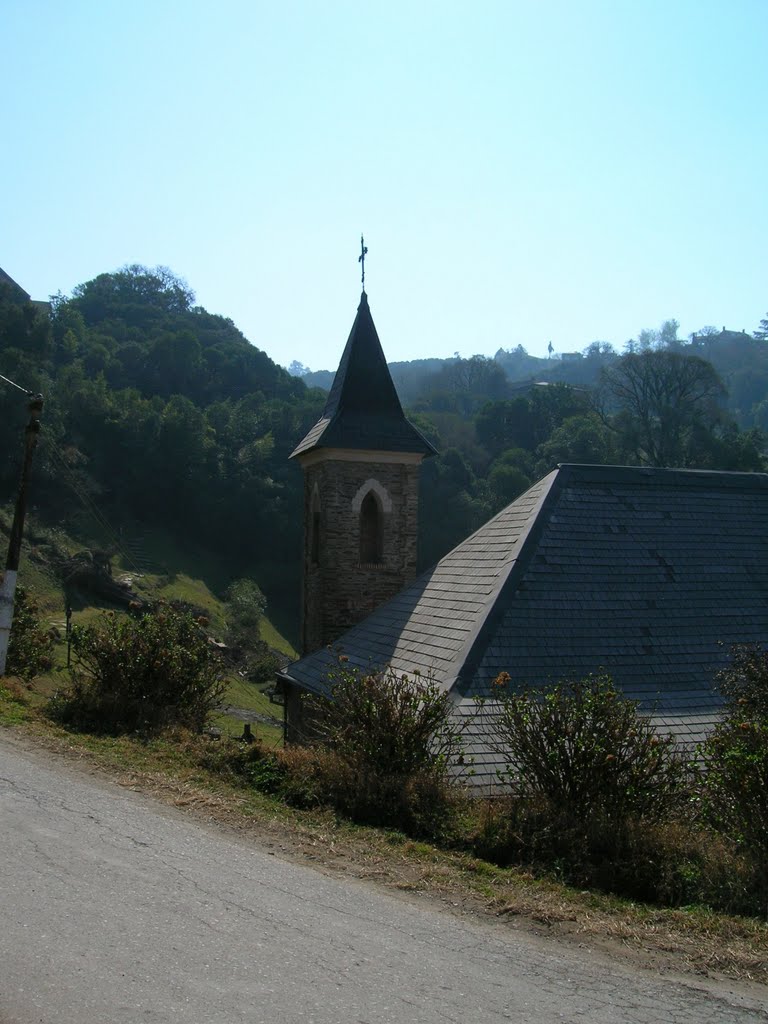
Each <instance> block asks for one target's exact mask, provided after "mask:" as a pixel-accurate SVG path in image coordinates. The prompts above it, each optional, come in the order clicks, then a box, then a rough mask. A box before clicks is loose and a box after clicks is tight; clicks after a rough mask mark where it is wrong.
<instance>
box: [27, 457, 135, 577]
mask: <svg viewBox="0 0 768 1024" xmlns="http://www.w3.org/2000/svg"><path fill="white" fill-rule="evenodd" d="M46 441H47V442H48V450H49V452H50V454H51V455H52V456H53V461H54V462H55V464H56V468H57V469H59V470H60V471H61V473H62V475H63V477H64V478H65V482H66V483H67V484H69V486H70V487H71V488H72V490H73V491H74V492H75V494H76V495H77V497H78V498H79V500H80V502H81V503H82V505H83V507H84V508H85V510H86V511H87V512H88V513H89V514H90V515H91V516H93V518H94V519H95V520H96V522H97V523H98V525H99V526H100V527H101V528H102V530H104V532H105V533H106V534H107V537H108V539H110V540H111V542H112V544H113V545H114V547H115V548H116V549H117V553H118V554H119V555H120V556H121V557H122V559H123V563H124V564H125V565H126V566H129V567H133V570H134V572H136V573H138V574H139V575H141V570H140V569H139V567H138V565H137V564H136V562H135V561H134V559H133V557H132V556H131V555H130V554H129V552H128V551H127V550H126V548H125V547H124V546H123V544H122V541H121V540H120V536H119V534H118V533H117V531H116V530H115V529H114V527H113V526H112V524H111V523H110V522H109V520H108V519H107V517H106V516H105V515H104V513H103V512H102V511H101V509H100V508H99V507H98V505H97V504H96V503H95V502H94V501H93V499H92V498H91V497H90V495H88V494H86V493H85V491H84V490H83V488H82V484H81V483H80V481H78V479H77V477H76V476H75V474H74V473H73V472H72V468H71V467H70V465H69V464H68V462H67V459H66V456H65V455H64V452H63V451H62V450H61V448H59V446H58V445H57V444H56V442H55V441H54V440H53V438H51V437H47V438H46Z"/></svg>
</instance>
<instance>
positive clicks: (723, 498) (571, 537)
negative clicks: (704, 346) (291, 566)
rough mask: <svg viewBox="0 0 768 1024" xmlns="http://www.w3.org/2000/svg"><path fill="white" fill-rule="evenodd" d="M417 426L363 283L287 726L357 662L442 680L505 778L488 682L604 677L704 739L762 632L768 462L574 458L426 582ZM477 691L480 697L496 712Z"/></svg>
mask: <svg viewBox="0 0 768 1024" xmlns="http://www.w3.org/2000/svg"><path fill="white" fill-rule="evenodd" d="M433 454H435V452H434V449H433V448H432V446H431V445H430V444H429V442H428V441H427V440H426V439H425V438H424V437H423V436H422V435H421V434H420V433H419V431H418V430H417V429H416V428H415V427H414V426H413V425H412V424H411V423H409V421H408V419H407V418H406V416H405V414H404V412H403V410H402V407H401V404H400V401H399V399H398V396H397V392H396V391H395V388H394V385H393V382H392V379H391V377H390V374H389V370H388V368H387V364H386V360H385V358H384V353H383V351H382V347H381V343H380V341H379V338H378V335H377V333H376V328H375V326H374V322H373V319H372V316H371V312H370V308H369V305H368V298H367V296H366V294H365V291H363V294H362V297H361V300H360V305H359V307H358V310H357V316H356V318H355V321H354V324H353V326H352V330H351V333H350V335H349V339H348V341H347V344H346V347H345V349H344V353H343V355H342V358H341V362H340V364H339V368H338V371H337V373H336V377H335V380H334V383H333V387H332V389H331V391H330V394H329V396H328V400H327V403H326V406H325V409H324V412H323V415H322V417H321V418H320V420H319V421H318V423H317V424H315V426H314V427H313V428H312V429H311V430H310V431H309V433H308V434H307V436H306V437H305V438H304V439H303V440H302V441H301V443H300V444H299V445H298V446H297V448H296V449H295V451H294V452H293V455H292V456H291V457H292V458H296V459H297V461H299V462H300V464H301V466H302V469H303V471H304V523H305V528H304V585H303V618H302V645H303V648H302V657H301V659H300V660H298V661H297V662H295V663H294V664H292V665H290V666H288V667H287V668H285V669H284V670H283V671H282V672H281V673H280V674H279V680H280V687H281V689H282V691H283V693H284V696H285V705H286V727H287V728H286V735H287V738H288V740H289V741H290V740H292V739H299V738H300V737H301V733H302V721H301V700H300V695H301V693H302V692H306V691H308V692H312V693H327V692H328V689H329V683H328V675H329V673H332V672H333V671H334V669H335V668H336V667H337V666H338V657H339V655H340V654H342V655H343V656H344V658H345V659H346V661H347V663H348V666H349V667H354V668H357V669H359V670H361V671H364V672H365V671H371V670H373V669H377V668H383V667H385V666H392V668H393V669H395V670H396V671H397V672H398V673H400V672H403V673H407V674H412V673H414V672H419V673H420V674H421V675H422V676H430V677H431V678H432V679H434V680H435V682H436V683H437V684H438V685H439V686H440V687H441V688H443V689H444V690H445V691H447V692H448V693H449V694H450V695H451V699H452V702H453V707H454V714H455V715H456V716H457V718H458V719H464V720H465V721H466V723H467V733H466V736H467V743H468V753H469V754H470V755H471V756H472V758H473V762H474V777H473V782H474V784H475V785H478V786H480V787H489V788H490V787H492V786H493V785H494V784H495V781H496V770H497V768H499V767H500V758H499V755H498V754H497V753H496V752H495V751H494V750H493V749H492V745H491V744H489V742H488V741H487V737H486V735H485V728H484V724H483V723H484V716H486V715H488V714H492V713H493V680H494V679H495V678H496V677H497V676H498V675H499V673H501V672H506V673H508V674H509V676H510V681H509V683H508V686H510V687H512V688H524V687H543V686H548V685H551V684H554V683H557V682H558V681H564V680H576V679H580V678H583V677H584V676H587V675H589V674H591V673H598V672H607V673H609V674H610V675H611V676H612V678H613V680H614V683H615V684H616V685H617V687H618V688H619V689H620V691H621V692H623V693H624V694H625V696H626V697H628V698H630V699H632V700H636V701H638V702H639V706H640V710H641V711H642V712H643V713H645V714H647V715H649V716H650V717H651V719H652V720H653V721H654V723H655V725H656V726H657V728H658V729H659V730H660V731H661V732H663V733H672V734H673V735H674V736H675V737H676V738H677V739H678V741H679V742H680V743H682V744H684V745H686V746H692V745H693V744H695V743H697V742H699V741H700V740H701V739H702V738H703V737H704V736H705V735H706V733H707V732H708V731H709V730H710V729H711V728H712V726H713V725H714V723H715V721H716V720H717V715H718V708H719V705H720V701H719V698H718V695H717V692H716V689H715V686H714V682H715V675H716V673H717V671H718V670H719V669H721V668H722V667H724V665H725V664H726V663H727V661H728V657H729V651H730V648H731V647H732V646H733V645H735V644H745V643H764V642H765V640H766V637H767V636H768V474H763V473H724V472H714V471H705V470H677V469H656V468H646V467H637V466H585V465H561V466H558V467H557V468H555V469H553V470H552V472H550V473H549V474H548V475H547V476H545V477H544V478H543V479H542V480H540V481H538V482H537V483H536V484H534V486H532V487H531V488H530V489H529V490H528V491H527V492H526V493H525V494H523V495H521V496H520V497H519V498H518V499H517V500H516V501H514V502H513V503H512V504H511V505H509V506H508V507H507V508H505V509H504V510H503V511H501V512H500V513H499V514H498V515H496V516H495V517H494V518H493V519H491V520H490V521H489V522H488V523H486V524H485V526H483V527H481V528H480V529H479V530H478V531H477V532H476V533H475V534H473V535H472V536H471V537H469V538H467V540H465V541H464V542H462V543H461V544H459V545H458V547H456V548H454V550H453V551H451V552H449V553H448V554H447V555H445V556H444V557H443V558H442V559H441V560H440V561H439V562H438V563H437V564H436V565H435V566H433V567H432V568H431V569H429V570H427V571H426V572H424V573H422V574H421V575H419V576H418V577H417V576H416V538H417V526H418V479H419V466H420V463H421V462H422V460H423V459H425V458H428V457H429V456H431V455H433ZM477 698H484V699H485V700H486V701H488V703H487V704H486V705H485V710H484V714H483V715H478V714H477V706H478V702H477Z"/></svg>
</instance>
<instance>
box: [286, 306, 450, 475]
mask: <svg viewBox="0 0 768 1024" xmlns="http://www.w3.org/2000/svg"><path fill="white" fill-rule="evenodd" d="M316 448H352V449H358V450H359V449H366V450H369V451H385V452H414V453H418V454H421V455H434V454H435V449H434V448H433V447H432V445H431V444H430V443H429V441H427V439H426V438H425V437H423V436H422V434H421V433H420V432H419V431H418V430H417V429H416V427H414V426H413V424H412V423H410V422H409V421H408V420H407V419H406V417H405V413H404V412H403V408H402V406H401V405H400V399H399V398H398V397H397V391H396V390H395V385H394V384H393V383H392V377H391V376H390V373H389V367H388V366H387V361H386V359H385V358H384V352H383V351H382V348H381V342H380V341H379V336H378V334H377V333H376V326H375V324H374V322H373V317H372V316H371V311H370V308H369V306H368V296H367V295H366V294H365V292H363V293H362V295H361V296H360V305H359V306H358V307H357V316H356V317H355V322H354V323H353V324H352V330H351V331H350V334H349V339H348V340H347V344H346V347H345V349H344V354H343V355H342V357H341V362H340V363H339V368H338V370H337V371H336V376H335V378H334V381H333V386H332V388H331V390H330V393H329V395H328V400H327V402H326V403H325V409H324V410H323V415H322V416H321V417H320V419H319V420H318V421H317V423H316V424H315V425H314V427H312V429H311V430H310V431H309V433H308V434H307V436H306V437H305V438H304V440H303V441H302V442H301V444H299V445H298V446H297V447H296V449H295V450H294V451H293V453H292V454H291V458H293V457H294V456H296V455H305V454H306V453H307V452H310V451H313V450H314V449H316Z"/></svg>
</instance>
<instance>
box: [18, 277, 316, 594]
mask: <svg viewBox="0 0 768 1024" xmlns="http://www.w3.org/2000/svg"><path fill="white" fill-rule="evenodd" d="M193 303H194V295H193V293H192V292H191V291H190V289H189V288H188V287H187V286H186V284H185V283H184V282H183V281H181V280H179V279H178V278H176V277H174V275H173V274H171V273H170V271H168V270H166V269H164V268H156V269H154V270H150V269H147V268H145V267H139V266H131V267H126V268H124V269H123V270H120V271H118V272H116V273H114V274H101V275H99V277H97V278H95V279H94V280H93V281H90V282H88V283H86V284H83V285H80V286H79V287H77V288H76V289H75V290H74V293H73V295H72V297H71V298H64V297H62V296H59V297H57V298H56V299H54V301H53V303H52V311H51V316H50V318H49V317H48V316H46V314H45V313H44V312H41V311H40V310H39V309H37V308H36V307H35V306H34V305H33V304H31V303H22V304H19V303H18V299H17V298H16V297H14V296H12V295H11V294H10V290H9V289H6V290H5V291H0V362H1V365H0V372H2V373H3V374H4V375H5V376H8V377H10V378H11V379H13V380H15V381H18V382H19V383H20V384H22V385H23V386H24V387H26V388H28V389H29V390H33V391H38V390H39V391H41V392H42V393H43V394H44V395H45V399H46V405H45V411H44V417H43V422H44V431H43V433H42V435H41V443H40V454H39V458H38V459H37V462H36V466H35V485H34V489H35V501H36V502H38V503H39V504H40V506H41V507H43V508H47V509H49V510H50V512H51V513H52V514H54V515H55V516H56V517H57V518H59V519H65V518H69V517H72V516H74V515H76V514H77V513H78V511H81V512H82V503H83V502H85V503H86V505H89V503H91V502H94V503H95V504H96V505H97V506H98V508H99V511H100V513H101V514H102V515H103V516H105V517H106V518H107V519H108V520H109V521H110V523H112V525H113V526H114V527H115V528H116V529H117V528H118V527H119V526H122V525H124V524H126V523H130V522H131V521H138V522H142V523H150V524H157V525H162V526H167V527H169V528H171V529H172V530H174V532H176V533H177V535H179V536H180V537H181V538H182V539H184V538H186V539H194V540H195V541H198V542H201V543H202V544H203V545H207V546H210V547H211V548H213V549H214V550H216V551H217V553H219V554H220V555H221V557H222V559H223V560H224V561H225V562H226V561H230V562H232V563H235V564H236V565H237V566H238V569H239V571H238V573H237V574H238V575H242V574H243V569H247V570H248V571H249V572H254V573H255V572H256V570H257V569H258V577H259V580H260V582H261V584H262V586H264V587H265V589H266V590H267V592H268V594H269V596H270V597H271V598H274V600H275V603H276V604H277V605H278V606H279V605H281V604H282V605H283V606H284V607H286V608H289V607H290V608H291V611H293V608H292V606H294V605H296V604H297V603H298V602H297V598H296V594H297V593H298V586H299V559H298V552H299V550H300V529H301V522H300V520H301V472H300V470H299V469H298V467H296V466H295V465H293V464H291V463H289V462H288V455H289V454H290V452H291V450H292V448H293V446H294V445H295V444H296V441H297V439H298V438H300V437H301V436H302V434H303V433H304V432H305V431H306V430H308V429H309V427H310V426H311V424H312V423H313V422H314V420H316V419H317V417H318V415H319V412H320V410H321V408H322V405H323V396H322V394H321V393H319V392H314V391H311V390H309V389H307V387H306V386H305V385H304V383H303V382H302V381H300V380H298V379H296V378H294V377H291V376H290V375H289V374H288V373H287V372H286V371H285V370H283V369H281V368H280V367H279V366H277V365H275V363H273V362H272V360H271V359H269V357H268V356H267V355H265V353H264V352H261V351H260V350H259V349H257V348H255V347H254V346H253V345H251V344H250V343H249V342H248V341H247V340H246V339H245V338H244V337H243V335H242V334H241V333H240V331H238V329H237V328H236V327H235V325H234V324H233V323H232V322H231V321H230V320H227V319H224V318H223V317H219V316H213V315H211V314H210V313H207V312H206V311H205V310H204V309H202V308H201V307H199V306H195V305H194V304H193ZM9 398H10V400H7V401H6V409H7V410H8V413H7V415H6V416H4V417H3V421H2V423H1V424H0V436H2V441H3V442H4V443H3V448H2V450H3V458H2V460H0V486H2V489H3V493H5V494H6V495H10V494H11V493H12V491H13V488H14V487H15V482H16V478H17V474H18V452H19V437H20V432H21V430H22V427H23V423H24V419H25V415H26V413H25V403H24V399H23V396H21V395H19V401H18V402H14V401H13V399H12V397H10V396H9ZM233 575H234V571H233Z"/></svg>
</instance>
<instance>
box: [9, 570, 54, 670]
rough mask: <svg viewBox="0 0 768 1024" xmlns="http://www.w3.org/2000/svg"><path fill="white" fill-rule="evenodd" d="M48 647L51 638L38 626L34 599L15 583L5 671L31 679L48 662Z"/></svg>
mask: <svg viewBox="0 0 768 1024" xmlns="http://www.w3.org/2000/svg"><path fill="white" fill-rule="evenodd" d="M52 646H53V640H52V638H51V637H50V635H49V634H48V633H47V632H46V631H45V630H44V629H43V627H42V626H41V625H40V620H39V609H38V606H37V602H36V601H35V599H34V598H33V597H32V596H31V595H30V594H29V593H27V590H26V589H25V588H24V587H18V586H17V587H16V595H15V598H14V607H13V626H12V628H11V636H10V640H9V642H8V654H7V657H6V661H5V674H6V675H8V676H20V677H21V678H22V679H32V678H33V677H34V676H37V675H39V674H40V673H41V672H47V671H48V670H49V669H50V668H51V665H52V661H51V648H52Z"/></svg>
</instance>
